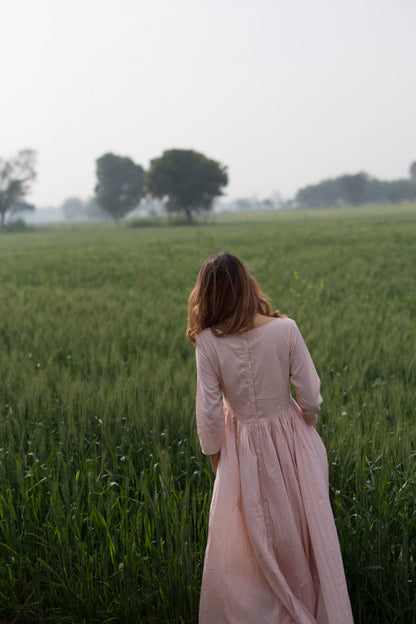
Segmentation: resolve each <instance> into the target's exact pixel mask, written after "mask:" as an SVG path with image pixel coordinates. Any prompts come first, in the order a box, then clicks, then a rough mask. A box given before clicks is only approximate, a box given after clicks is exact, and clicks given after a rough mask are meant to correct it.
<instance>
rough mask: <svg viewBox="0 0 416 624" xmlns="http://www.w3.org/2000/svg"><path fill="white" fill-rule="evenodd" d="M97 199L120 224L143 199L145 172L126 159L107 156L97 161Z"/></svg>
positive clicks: (129, 159) (108, 154)
mask: <svg viewBox="0 0 416 624" xmlns="http://www.w3.org/2000/svg"><path fill="white" fill-rule="evenodd" d="M96 174H97V185H96V187H95V196H96V199H97V202H98V203H99V205H100V206H101V207H102V209H103V210H104V211H105V212H107V213H108V214H109V215H111V216H112V217H113V219H115V220H116V221H118V220H119V219H121V218H122V217H124V216H125V215H126V214H128V213H129V212H130V211H131V210H133V208H135V207H136V206H137V204H138V203H139V202H140V200H141V198H142V197H143V182H144V171H143V167H142V166H141V165H137V164H136V163H134V162H133V160H131V158H128V157H126V156H117V155H116V154H112V153H107V154H104V155H103V156H101V157H100V158H97V160H96Z"/></svg>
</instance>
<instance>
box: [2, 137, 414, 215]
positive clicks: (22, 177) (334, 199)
mask: <svg viewBox="0 0 416 624" xmlns="http://www.w3.org/2000/svg"><path fill="white" fill-rule="evenodd" d="M35 164H36V152H35V151H34V150H30V149H26V150H21V151H20V152H18V153H17V155H15V156H14V157H12V158H10V159H9V160H4V159H2V158H0V226H3V225H4V224H5V220H6V216H7V215H13V214H15V213H20V212H22V211H24V210H33V209H34V206H32V205H31V204H29V203H27V202H26V201H25V198H26V196H27V195H28V193H29V191H30V187H31V184H32V182H33V181H34V180H35V179H36V170H35ZM96 176H97V184H96V186H95V195H94V196H93V197H92V198H90V199H89V200H87V201H86V202H83V201H82V200H80V199H79V198H76V197H70V198H68V199H67V200H66V201H65V202H64V203H63V205H62V209H63V212H64V214H65V216H66V218H67V219H78V218H89V219H100V218H102V216H103V215H104V214H107V215H108V216H110V217H111V218H113V219H114V220H116V221H118V220H119V219H121V218H123V217H125V216H126V215H127V214H128V213H130V212H131V211H132V210H133V209H135V208H137V207H138V206H139V204H140V202H141V201H142V200H143V199H145V200H146V201H147V202H148V203H149V202H151V201H157V200H158V201H159V202H160V203H161V204H162V205H163V206H164V207H165V209H166V210H167V211H168V212H169V213H171V214H182V215H184V216H185V217H186V218H187V219H188V220H191V219H192V217H193V215H194V214H196V213H199V212H202V211H207V210H210V209H211V208H212V206H213V201H214V199H215V198H216V197H219V196H221V195H223V189H224V187H225V186H226V185H227V184H228V174H227V167H226V166H224V165H222V164H221V163H219V162H217V161H215V160H211V159H209V158H207V157H206V156H204V154H201V153H199V152H196V151H194V150H185V149H171V150H167V151H165V152H163V154H162V155H161V156H160V157H158V158H154V159H153V160H151V162H150V167H149V169H148V170H147V171H145V170H144V169H143V167H142V166H141V165H139V164H136V163H135V162H134V161H133V160H132V159H131V158H129V157H127V156H119V155H116V154H113V153H111V152H108V153H106V154H104V155H103V156H101V157H100V158H98V159H97V160H96ZM409 200H410V201H412V200H416V161H415V162H413V163H412V164H411V165H410V168H409V178H405V179H399V180H391V181H386V180H378V179H377V178H372V177H370V176H369V175H367V174H366V173H363V172H360V173H356V174H352V175H342V176H339V177H337V178H331V179H327V180H323V181H322V182H320V183H319V184H313V185H310V186H305V187H304V188H301V189H300V190H299V191H298V192H297V194H296V197H295V199H294V200H293V202H289V203H291V204H292V205H293V204H294V205H295V206H298V207H312V208H313V207H319V206H336V205H355V206H357V205H360V204H365V203H370V202H371V203H398V202H403V201H409ZM234 203H235V205H236V207H237V209H238V210H239V211H242V210H243V211H244V210H251V209H252V205H253V202H252V200H244V199H242V200H236V202H234ZM279 203H280V200H279ZM274 205H275V203H274V202H273V201H272V200H271V199H269V200H264V201H263V204H262V205H261V207H262V209H271V208H273V206H274ZM256 209H259V203H258V202H256Z"/></svg>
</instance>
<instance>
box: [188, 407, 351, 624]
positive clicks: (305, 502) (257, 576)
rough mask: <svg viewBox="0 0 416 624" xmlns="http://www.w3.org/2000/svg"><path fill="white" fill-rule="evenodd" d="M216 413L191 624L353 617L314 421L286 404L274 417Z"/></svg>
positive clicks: (336, 623) (342, 622) (323, 621)
mask: <svg viewBox="0 0 416 624" xmlns="http://www.w3.org/2000/svg"><path fill="white" fill-rule="evenodd" d="M224 411H225V413H224V417H225V432H224V436H223V439H222V445H221V454H220V461H219V465H218V470H217V475H216V478H215V483H214V490H213V495H212V502H211V509H210V517H209V530H208V543H207V548H206V552H205V560H204V572H203V580H202V587H201V598H200V611H199V624H350V623H352V622H353V618H352V613H351V607H350V602H349V597H348V592H347V586H346V581H345V575H344V569H343V563H342V558H341V552H340V548H339V542H338V536H337V532H336V527H335V523H334V518H333V514H332V509H331V505H330V501H329V494H328V462H327V456H326V450H325V447H324V444H323V442H322V440H321V438H320V436H319V434H318V432H317V431H316V429H315V427H314V426H313V425H310V424H307V423H305V421H304V420H303V418H302V416H301V414H300V410H299V407H298V406H297V404H296V403H295V402H294V401H293V402H292V403H291V404H290V405H289V408H288V410H287V411H286V412H285V413H281V414H278V415H277V416H276V418H274V419H273V420H258V421H255V422H250V423H243V422H240V421H239V420H238V419H237V418H236V417H235V416H234V415H233V414H231V412H230V411H229V409H228V408H224Z"/></svg>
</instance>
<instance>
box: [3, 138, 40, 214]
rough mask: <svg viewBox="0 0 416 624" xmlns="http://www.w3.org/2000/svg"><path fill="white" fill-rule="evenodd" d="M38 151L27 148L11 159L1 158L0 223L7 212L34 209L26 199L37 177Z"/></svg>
mask: <svg viewBox="0 0 416 624" xmlns="http://www.w3.org/2000/svg"><path fill="white" fill-rule="evenodd" d="M35 162H36V152H35V151H34V150H30V149H25V150H21V151H19V152H18V153H17V155H16V156H14V157H13V158H11V159H10V160H3V159H2V158H0V224H1V225H2V226H3V225H4V222H5V218H6V214H7V213H10V214H11V213H13V212H21V211H23V210H33V206H32V205H31V204H28V203H27V202H25V201H24V199H25V197H26V195H27V194H28V193H29V191H30V185H31V183H32V182H33V181H34V180H35V179H36V171H35Z"/></svg>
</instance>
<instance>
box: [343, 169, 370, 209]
mask: <svg viewBox="0 0 416 624" xmlns="http://www.w3.org/2000/svg"><path fill="white" fill-rule="evenodd" d="M367 179H368V176H367V174H366V173H356V174H354V175H343V176H341V177H340V178H339V179H338V183H339V186H340V188H341V189H342V199H343V200H344V201H345V202H346V203H347V204H353V205H354V206H358V205H359V204H362V203H363V199H364V195H365V188H366V185H367Z"/></svg>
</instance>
